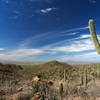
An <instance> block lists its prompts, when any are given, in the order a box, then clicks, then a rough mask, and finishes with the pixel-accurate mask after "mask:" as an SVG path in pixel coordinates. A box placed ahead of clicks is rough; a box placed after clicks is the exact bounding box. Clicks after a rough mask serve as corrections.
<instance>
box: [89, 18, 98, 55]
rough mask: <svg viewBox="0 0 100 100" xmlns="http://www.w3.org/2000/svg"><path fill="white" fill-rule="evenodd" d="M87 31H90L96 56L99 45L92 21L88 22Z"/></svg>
mask: <svg viewBox="0 0 100 100" xmlns="http://www.w3.org/2000/svg"><path fill="white" fill-rule="evenodd" d="M89 30H90V34H91V37H92V40H93V43H94V46H95V48H96V51H97V53H98V54H100V44H99V41H98V38H97V35H96V29H95V25H94V20H92V19H91V20H89Z"/></svg>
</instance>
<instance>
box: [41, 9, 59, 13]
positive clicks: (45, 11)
mask: <svg viewBox="0 0 100 100" xmlns="http://www.w3.org/2000/svg"><path fill="white" fill-rule="evenodd" d="M55 10H57V8H45V9H41V10H40V12H41V13H43V14H46V13H49V12H51V11H55Z"/></svg>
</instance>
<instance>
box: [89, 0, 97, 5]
mask: <svg viewBox="0 0 100 100" xmlns="http://www.w3.org/2000/svg"><path fill="white" fill-rule="evenodd" d="M88 1H89V2H90V3H93V4H94V3H96V0H88Z"/></svg>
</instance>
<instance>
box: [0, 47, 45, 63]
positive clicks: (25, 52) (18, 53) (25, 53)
mask: <svg viewBox="0 0 100 100" xmlns="http://www.w3.org/2000/svg"><path fill="white" fill-rule="evenodd" d="M43 52H44V51H43V50H41V49H17V50H14V51H11V52H8V53H6V54H3V53H2V54H0V59H2V60H12V61H15V60H23V58H25V57H29V56H33V55H39V54H42V53H43Z"/></svg>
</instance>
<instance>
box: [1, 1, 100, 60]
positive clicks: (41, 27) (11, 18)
mask: <svg viewBox="0 0 100 100" xmlns="http://www.w3.org/2000/svg"><path fill="white" fill-rule="evenodd" d="M89 19H94V20H95V24H96V29H97V34H98V38H99V39H100V35H99V32H100V28H99V26H100V1H99V0H0V61H30V62H32V61H33V62H35V61H36V62H38V61H39V62H40V61H49V60H59V61H65V62H99V61H100V56H99V55H98V54H97V53H96V51H95V49H94V46H93V43H92V41H91V38H90V34H89V29H88V20H89Z"/></svg>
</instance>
